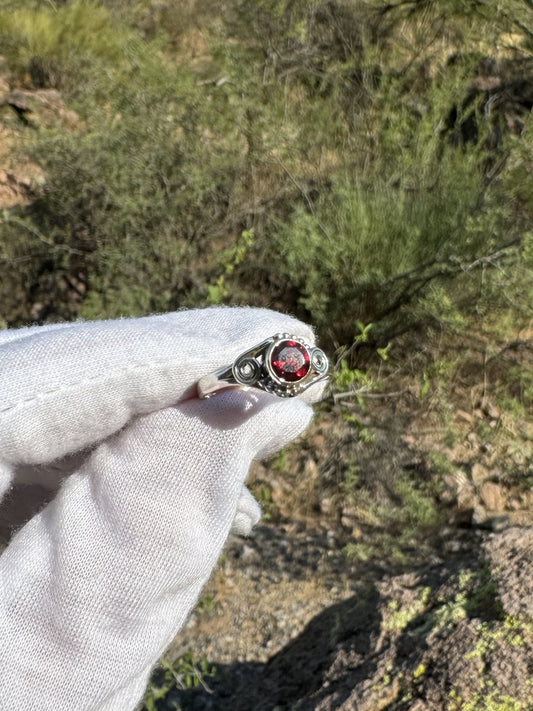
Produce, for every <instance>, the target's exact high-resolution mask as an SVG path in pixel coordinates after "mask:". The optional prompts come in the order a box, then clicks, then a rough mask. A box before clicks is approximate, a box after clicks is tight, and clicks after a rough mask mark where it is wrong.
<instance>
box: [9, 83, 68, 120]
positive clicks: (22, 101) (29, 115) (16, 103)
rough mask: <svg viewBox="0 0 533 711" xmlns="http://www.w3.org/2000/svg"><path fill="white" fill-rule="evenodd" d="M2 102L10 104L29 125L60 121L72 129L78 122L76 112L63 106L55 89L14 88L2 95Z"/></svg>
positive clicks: (60, 97) (61, 99)
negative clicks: (32, 89) (31, 89)
mask: <svg viewBox="0 0 533 711" xmlns="http://www.w3.org/2000/svg"><path fill="white" fill-rule="evenodd" d="M2 103H3V105H7V106H10V107H11V108H12V109H13V110H14V111H15V113H16V114H17V115H18V117H19V118H20V120H21V121H22V122H23V123H25V124H26V125H29V126H33V127H37V126H39V125H41V124H44V125H53V124H55V123H60V124H62V125H64V126H66V127H67V128H71V129H72V128H75V127H76V126H78V125H79V123H80V118H79V116H78V114H77V113H76V112H75V111H72V110H70V109H67V108H66V107H65V104H64V102H63V98H62V96H61V94H60V93H59V91H57V90H56V89H36V90H34V91H29V90H26V89H15V90H13V91H11V92H9V93H8V94H5V95H4V96H3V101H2Z"/></svg>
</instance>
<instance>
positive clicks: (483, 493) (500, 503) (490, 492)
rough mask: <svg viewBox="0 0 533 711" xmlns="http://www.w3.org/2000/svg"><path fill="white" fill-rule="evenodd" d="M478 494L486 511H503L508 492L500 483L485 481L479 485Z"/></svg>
mask: <svg viewBox="0 0 533 711" xmlns="http://www.w3.org/2000/svg"><path fill="white" fill-rule="evenodd" d="M479 495H480V497H481V500H482V502H483V504H484V505H485V507H486V508H487V509H488V511H498V512H499V511H505V507H506V504H507V499H508V492H507V490H506V489H504V487H503V486H501V484H496V483H495V482H493V481H485V482H483V484H481V486H480V487H479Z"/></svg>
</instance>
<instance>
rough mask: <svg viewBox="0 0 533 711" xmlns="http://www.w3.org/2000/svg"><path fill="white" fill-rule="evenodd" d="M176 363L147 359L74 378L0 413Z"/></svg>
mask: <svg viewBox="0 0 533 711" xmlns="http://www.w3.org/2000/svg"><path fill="white" fill-rule="evenodd" d="M178 363H179V361H177V360H153V361H148V362H147V363H146V362H145V363H137V364H135V365H128V366H125V367H124V368H121V369H120V370H117V371H114V372H112V373H106V374H105V375H104V376H101V375H95V376H92V377H87V378H82V379H81V380H76V381H75V382H73V383H69V385H64V386H60V387H58V388H54V389H53V390H46V391H45V392H41V393H37V394H36V395H32V396H31V397H28V398H25V399H24V400H18V401H17V402H13V403H9V404H8V405H6V406H4V407H2V408H0V414H3V413H5V412H10V411H12V410H16V409H19V408H22V407H23V406H26V405H30V404H31V403H34V402H38V401H43V400H46V399H47V398H51V397H52V396H54V395H56V394H57V393H67V392H69V391H71V390H76V389H77V388H79V387H80V386H85V385H88V384H91V383H92V384H94V383H98V382H100V383H104V382H106V380H114V379H116V378H117V377H120V376H122V375H125V374H127V373H129V372H132V371H137V370H143V369H147V370H151V369H152V368H153V367H154V366H161V365H164V366H166V367H170V366H172V365H177V364H178ZM190 384H192V383H190ZM186 387H187V386H186Z"/></svg>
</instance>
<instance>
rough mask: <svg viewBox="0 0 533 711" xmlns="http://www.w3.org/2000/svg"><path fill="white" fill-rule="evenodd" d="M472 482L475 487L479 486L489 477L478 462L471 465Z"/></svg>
mask: <svg viewBox="0 0 533 711" xmlns="http://www.w3.org/2000/svg"><path fill="white" fill-rule="evenodd" d="M471 474H472V481H473V482H474V484H475V485H476V486H479V485H480V484H482V483H483V482H484V481H485V479H488V478H489V477H490V473H489V472H488V471H487V469H485V467H484V466H483V465H482V464H480V463H479V462H474V464H472V472H471Z"/></svg>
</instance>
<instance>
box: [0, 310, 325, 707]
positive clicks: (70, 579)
mask: <svg viewBox="0 0 533 711" xmlns="http://www.w3.org/2000/svg"><path fill="white" fill-rule="evenodd" d="M280 332H284V333H291V334H294V335H296V336H301V337H302V338H304V339H305V340H306V341H308V342H310V343H313V342H314V338H313V334H312V332H311V330H310V329H309V327H307V326H306V325H305V324H302V323H301V322H299V321H297V320H295V319H293V318H291V317H288V316H284V315H281V314H278V313H275V312H272V311H267V310H263V309H249V308H240V309H232V308H212V309H205V310H198V311H188V312H187V311H183V312H177V313H171V314H164V315H160V316H149V317H145V318H139V319H122V320H118V321H100V322H90V323H73V324H62V325H58V326H49V327H34V328H27V329H20V330H16V331H4V332H0V499H1V498H2V496H3V495H4V494H7V496H6V501H7V502H8V501H9V497H10V495H11V493H12V492H11V489H12V488H13V487H15V486H16V485H17V482H19V481H22V482H25V483H28V482H41V483H42V484H46V483H47V481H48V480H49V479H50V477H51V478H52V479H53V478H54V476H55V477H56V478H61V479H62V484H61V488H60V489H59V492H58V494H57V495H56V496H55V498H54V499H53V500H52V501H51V502H50V503H48V504H47V505H46V506H45V507H44V508H42V509H41V510H40V511H39V512H38V513H37V514H36V515H34V516H33V517H32V518H31V519H30V520H29V521H28V522H27V523H25V525H24V526H22V528H20V530H18V531H17V532H16V533H15V535H14V536H13V538H12V540H11V542H10V544H9V545H8V547H7V549H6V550H5V551H4V553H3V554H2V555H1V556H0V705H1V708H5V709H9V710H10V711H33V710H37V709H38V710H39V711H52V710H53V711H131V710H132V709H134V708H136V707H137V706H138V704H139V703H140V702H141V700H142V696H143V693H144V690H145V688H146V685H147V682H148V679H149V676H150V673H151V670H152V669H153V667H154V665H155V663H156V662H157V660H158V659H159V657H160V656H161V655H162V653H163V652H164V650H165V648H166V647H167V646H168V645H169V643H170V642H171V641H172V639H173V638H174V636H175V635H176V633H177V631H178V630H179V629H180V627H182V625H183V624H184V622H185V621H186V618H187V615H188V614H189V612H190V610H191V608H192V607H193V606H194V604H195V602H196V600H197V598H198V596H199V594H200V592H201V589H202V587H203V586H204V584H205V583H206V582H207V580H208V578H209V576H210V574H211V572H212V569H213V567H214V565H215V564H216V561H217V559H218V557H219V555H220V552H221V550H222V547H223V545H224V543H225V541H226V539H227V536H228V534H229V532H230V530H234V531H236V532H238V533H243V534H246V533H248V532H249V531H250V529H251V527H252V525H253V524H255V523H256V522H257V520H258V519H259V516H260V511H259V507H258V505H257V503H256V502H255V500H254V499H253V498H252V497H251V495H250V494H249V492H248V491H247V489H246V488H245V486H244V482H245V479H246V476H247V474H248V470H249V467H250V464H251V462H252V460H254V459H257V458H262V457H265V456H268V455H269V454H272V453H273V452H275V451H277V450H278V449H280V448H281V447H283V446H285V445H286V444H287V443H288V442H290V441H291V440H292V439H294V438H295V437H297V436H298V435H299V434H300V433H301V432H302V431H303V430H304V429H305V427H306V426H307V425H308V424H309V421H310V419H311V415H312V411H311V408H310V407H309V405H308V404H306V403H305V402H304V401H303V399H306V400H308V401H309V402H310V401H313V400H314V399H316V398H317V397H318V396H319V394H320V391H321V388H310V389H309V390H308V391H306V393H305V398H291V399H287V400H284V399H280V398H276V397H275V396H272V395H268V394H266V393H262V392H260V391H256V390H250V391H247V392H244V391H242V390H237V389H235V390H226V391H223V392H221V393H220V394H217V395H216V396H214V397H212V398H210V399H208V400H199V399H198V398H197V395H196V386H195V384H196V382H197V381H198V379H199V378H200V377H201V376H203V375H205V374H206V373H208V372H210V371H213V370H216V369H218V368H221V367H223V366H225V365H228V364H230V363H232V362H233V361H234V359H235V358H236V357H237V356H238V355H239V354H240V353H242V352H243V351H245V350H246V349H248V348H250V347H251V346H253V345H255V344H257V343H260V342H261V341H262V340H264V339H265V338H268V337H269V336H271V335H273V334H275V333H280ZM6 501H4V504H5V503H6Z"/></svg>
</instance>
